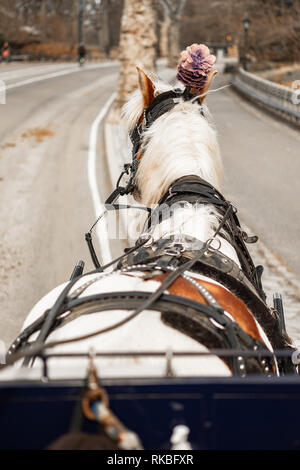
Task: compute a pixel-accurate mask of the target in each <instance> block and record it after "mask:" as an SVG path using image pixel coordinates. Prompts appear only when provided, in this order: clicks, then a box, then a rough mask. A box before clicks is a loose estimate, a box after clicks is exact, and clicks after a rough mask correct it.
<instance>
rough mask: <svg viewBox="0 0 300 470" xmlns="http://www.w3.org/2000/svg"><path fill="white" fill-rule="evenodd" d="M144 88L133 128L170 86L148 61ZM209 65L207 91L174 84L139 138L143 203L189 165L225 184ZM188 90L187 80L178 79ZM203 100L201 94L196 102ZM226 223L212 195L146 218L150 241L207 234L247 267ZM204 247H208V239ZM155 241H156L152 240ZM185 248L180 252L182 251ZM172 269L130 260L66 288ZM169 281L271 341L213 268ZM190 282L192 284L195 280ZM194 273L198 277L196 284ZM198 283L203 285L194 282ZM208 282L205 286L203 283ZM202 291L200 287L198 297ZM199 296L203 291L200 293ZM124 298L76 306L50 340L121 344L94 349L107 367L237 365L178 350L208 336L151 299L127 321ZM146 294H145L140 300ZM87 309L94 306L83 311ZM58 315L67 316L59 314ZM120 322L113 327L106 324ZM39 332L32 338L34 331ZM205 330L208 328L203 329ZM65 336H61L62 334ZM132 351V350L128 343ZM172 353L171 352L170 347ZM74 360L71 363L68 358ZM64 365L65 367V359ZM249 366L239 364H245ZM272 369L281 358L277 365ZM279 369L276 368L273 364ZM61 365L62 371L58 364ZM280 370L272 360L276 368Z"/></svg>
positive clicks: (109, 286) (134, 103)
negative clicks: (166, 317)
mask: <svg viewBox="0 0 300 470" xmlns="http://www.w3.org/2000/svg"><path fill="white" fill-rule="evenodd" d="M138 74H139V76H138V78H139V80H138V83H139V89H138V90H137V91H136V92H135V93H134V94H133V96H132V98H131V99H130V100H129V102H128V103H127V104H126V105H125V107H124V119H125V122H127V124H128V130H129V132H133V130H134V129H135V126H136V125H137V124H139V123H142V122H143V116H144V114H143V113H144V110H147V109H149V107H151V104H152V103H153V102H154V100H157V98H158V97H160V96H163V94H165V93H166V92H168V91H170V90H172V87H171V86H170V85H168V84H166V83H163V82H161V81H159V80H151V79H150V78H149V77H148V76H147V75H146V74H145V73H144V72H143V71H142V70H138ZM212 76H213V74H212V75H211V76H210V77H209V79H208V80H207V83H206V85H205V87H203V89H202V90H200V91H199V95H202V97H201V100H199V99H191V96H190V97H189V99H186V97H184V96H183V94H180V93H178V98H177V99H176V100H175V101H174V105H173V107H172V108H171V109H169V110H168V111H167V112H164V113H163V114H161V115H159V116H158V117H157V118H156V119H154V120H153V122H152V123H151V125H150V126H149V127H148V128H147V129H144V131H143V134H142V137H141V142H140V145H139V148H138V160H139V164H138V168H137V172H136V175H135V179H134V184H135V189H136V191H135V196H136V198H137V199H138V200H139V202H140V203H141V204H142V205H144V206H147V207H153V206H155V205H157V204H158V202H159V201H160V199H161V197H162V196H163V195H164V194H166V192H167V191H168V190H169V188H170V187H171V185H172V184H173V183H174V182H178V181H180V180H181V179H184V178H185V177H187V176H189V175H192V176H193V178H196V179H197V178H198V179H199V178H201V179H202V180H205V181H206V182H208V183H209V184H210V185H212V186H213V187H214V188H216V189H217V190H219V188H220V183H221V178H222V162H221V157H220V151H219V146H218V142H217V135H216V130H215V127H214V124H213V122H212V119H211V117H210V115H209V112H208V109H207V107H206V106H205V105H204V103H203V99H204V96H203V95H205V94H206V92H207V90H208V86H209V84H210V82H211V78H212ZM182 92H183V89H182ZM200 101H201V102H200ZM219 224H220V212H219V211H218V209H217V208H216V206H215V205H212V204H203V203H200V204H193V203H187V204H184V205H182V204H177V206H176V208H175V209H174V210H173V212H172V214H171V217H169V218H167V219H164V220H161V221H159V222H158V223H157V224H155V225H152V226H149V227H148V228H146V229H145V230H146V231H148V232H150V233H151V235H152V237H151V240H152V246H153V247H154V246H155V242H157V241H158V240H162V239H169V238H170V237H172V236H174V234H175V235H176V236H178V237H180V239H181V240H183V242H182V245H183V250H182V251H184V250H185V249H186V248H187V247H185V246H184V244H185V241H186V240H187V239H188V237H190V238H189V239H192V240H194V239H196V240H199V241H201V242H206V241H207V240H210V239H213V240H214V241H213V245H212V246H214V247H215V248H216V251H218V253H220V254H221V255H222V254H223V255H225V257H226V258H227V259H228V260H232V262H233V263H234V265H235V266H238V267H240V268H241V263H240V258H239V256H238V253H237V252H236V248H235V246H233V245H232V243H231V242H230V240H229V239H228V237H226V235H224V231H223V228H224V227H222V230H220V231H219V233H217V234H216V228H217V227H218V226H219ZM207 248H208V251H210V250H211V247H209V246H208V245H207ZM150 249H151V247H150ZM183 254H184V253H183ZM167 275H168V274H166V273H165V274H163V273H161V275H159V272H157V271H156V272H155V273H154V275H153V277H151V276H150V278H149V276H148V277H147V276H145V271H144V270H139V269H138V268H134V269H131V270H130V272H129V271H128V272H122V270H121V269H116V270H114V271H112V272H104V273H102V272H93V273H91V274H88V275H85V276H82V277H80V278H79V279H78V280H77V282H76V283H75V284H74V285H73V287H72V288H71V290H70V292H69V293H68V296H69V298H70V297H73V298H75V297H76V298H77V299H78V301H80V299H82V298H84V297H87V296H93V295H99V294H101V293H116V292H123V293H124V292H133V291H134V292H144V293H145V292H148V293H153V292H154V291H156V290H157V289H158V288H159V287H160V286H161V283H162V281H163V279H165V278H166V276H167ZM184 275H185V277H186V278H185V279H183V277H182V276H181V277H180V279H177V280H176V281H175V282H173V283H172V284H171V285H170V286H169V287H168V288H167V290H166V291H165V292H164V294H172V295H177V296H178V297H181V298H184V297H188V298H189V299H192V300H193V301H198V302H202V303H203V304H207V302H208V300H203V297H205V292H206V294H207V293H210V294H211V295H212V296H213V300H217V302H218V304H220V305H221V306H222V308H223V309H224V315H225V316H226V319H227V322H230V323H231V324H235V325H238V326H239V328H240V329H241V330H242V331H243V332H244V333H245V334H246V335H247V337H248V338H252V339H253V340H254V341H258V342H260V343H261V344H262V345H263V346H264V347H265V348H266V349H267V350H271V351H272V346H271V343H270V341H269V339H268V337H267V335H266V333H265V331H264V330H263V328H262V326H261V325H260V324H259V322H258V321H257V319H256V318H255V316H254V314H253V313H254V312H251V311H250V308H249V307H248V306H247V305H246V304H245V303H244V302H243V301H242V300H241V299H240V298H238V297H237V296H236V295H235V294H234V293H232V292H230V290H229V288H227V287H226V285H225V284H224V282H223V281H218V280H214V279H212V278H210V277H209V276H207V275H203V274H201V272H199V271H198V272H196V270H195V269H194V270H193V268H191V269H190V270H189V271H187V272H185V273H184ZM192 281H193V282H194V285H192V284H191V282H192ZM195 283H196V284H195ZM66 285H67V283H66V284H63V285H61V286H58V287H56V288H55V289H54V290H52V291H51V292H50V293H49V294H48V295H46V296H45V297H44V298H42V299H41V300H40V301H39V302H38V303H37V304H36V305H35V307H34V308H33V310H32V311H31V313H30V314H29V316H28V317H27V319H26V321H25V324H24V327H23V330H25V329H26V328H28V327H29V326H30V325H31V324H33V323H34V322H36V321H37V320H38V318H40V317H41V316H42V315H43V314H44V312H46V311H47V310H49V309H51V308H52V307H53V305H54V304H55V302H56V300H57V298H58V297H59V295H60V294H61V293H62V292H63V290H64V289H65V287H66ZM197 285H198V286H199V288H200V290H201V289H202V294H201V292H200V291H199V289H198V290H197ZM203 288H204V289H203ZM202 295H203V297H202ZM200 299H202V300H200ZM127 302H128V299H126V296H125V298H123V300H121V301H120V306H119V308H117V307H116V308H114V309H113V310H111V309H110V310H106V311H99V310H98V311H97V305H96V306H95V307H94V308H92V311H91V310H89V311H88V312H84V311H83V312H82V315H79V313H80V312H79V310H76V309H75V310H76V311H75V314H74V312H72V311H68V312H65V313H64V314H63V318H64V323H62V324H61V325H58V327H57V328H55V329H54V331H52V332H51V333H50V334H49V335H48V337H47V339H46V344H48V343H49V342H50V343H51V342H52V343H53V342H60V344H57V345H56V346H55V347H54V348H52V350H51V352H55V353H67V352H79V353H88V352H89V351H90V349H91V348H93V350H94V351H95V352H98V353H120V355H119V356H116V357H108V356H105V357H100V358H97V364H99V373H100V376H101V377H150V376H151V377H163V376H165V375H166V373H172V374H173V375H175V376H179V377H183V376H192V377H197V376H230V375H232V374H233V368H232V367H231V366H230V363H229V362H228V361H225V360H224V358H221V357H219V356H217V355H212V356H209V355H204V354H203V355H199V356H196V355H194V356H192V357H186V356H180V355H178V354H177V353H180V352H187V351H188V352H192V353H206V352H208V351H209V348H210V346H209V345H208V344H206V342H205V341H202V342H201V341H199V340H197V338H195V336H194V335H193V334H189V333H188V332H185V331H184V328H183V329H182V328H181V330H180V329H179V328H176V322H175V324H174V322H173V323H172V322H171V323H170V322H168V321H162V316H161V312H160V311H157V310H156V309H154V308H153V309H151V307H150V308H147V309H146V310H143V311H142V312H140V313H139V314H138V315H136V316H134V317H133V318H132V319H131V320H130V321H127V322H126V321H124V322H123V323H122V321H123V320H125V319H126V318H127V317H128V316H129V315H130V313H131V312H132V309H133V307H132V306H129V303H127ZM139 302H140V304H142V303H143V302H144V300H140V301H139ZM84 313H88V314H86V315H85V314H84ZM61 318H62V317H61ZM209 320H210V325H211V326H212V328H215V329H216V331H219V332H221V330H222V326H221V325H220V324H218V322H217V321H216V320H215V319H213V318H210V319H209ZM119 322H120V323H121V324H120V326H118V327H117V328H112V329H110V327H111V326H112V325H115V324H118V323H119ZM106 328H107V329H108V331H107V332H105V333H102V334H100V335H98V336H97V335H96V336H91V337H87V338H86V339H81V340H80V341H77V342H69V343H68V342H67V341H68V340H70V339H73V338H78V337H79V336H82V335H83V336H86V335H87V336H88V335H89V334H92V333H93V332H96V331H98V330H103V329H106ZM37 335H38V333H35V334H34V335H32V337H31V338H30V341H32V340H34V339H35V338H36V337H37ZM202 338H203V335H202ZM64 342H65V344H64ZM145 351H148V352H153V353H157V352H163V353H165V354H166V357H163V356H156V357H154V356H153V357H151V356H146V355H145V356H143V355H141V356H139V355H138V353H142V352H145ZM131 352H134V353H136V354H134V355H132V356H130V355H128V354H127V355H126V353H131ZM172 355H173V357H172V359H170V357H171V356H172ZM38 364H39V361H38V360H36V361H35V362H34V365H33V367H38ZM71 364H72V365H71ZM85 364H86V360H85V359H83V358H80V359H76V360H74V359H73V360H72V362H68V359H67V358H63V359H58V358H53V359H52V362H50V376H52V377H54V376H55V377H57V376H59V375H61V374H63V376H64V377H65V376H66V374H67V375H68V372H70V375H74V374H75V375H76V374H79V375H84V374H85V371H86V367H85ZM65 366H67V367H68V370H66V367H65ZM244 367H245V366H244V365H242V368H244ZM275 369H276V368H275ZM275 369H274V370H275ZM60 370H61V373H60V372H59V371H60ZM275 373H276V370H275Z"/></svg>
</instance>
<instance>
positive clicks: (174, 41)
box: [160, 0, 186, 67]
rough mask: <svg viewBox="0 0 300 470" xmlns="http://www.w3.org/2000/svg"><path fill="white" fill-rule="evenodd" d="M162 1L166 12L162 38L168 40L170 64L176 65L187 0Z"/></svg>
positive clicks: (171, 65)
mask: <svg viewBox="0 0 300 470" xmlns="http://www.w3.org/2000/svg"><path fill="white" fill-rule="evenodd" d="M160 2H161V3H162V6H163V8H164V14H165V20H164V23H163V30H161V33H163V36H162V38H163V41H165V42H167V47H168V59H169V66H170V67H174V66H175V65H176V64H177V62H178V56H179V52H180V26H181V19H182V14H183V11H184V8H185V5H186V0H160ZM163 47H164V46H163Z"/></svg>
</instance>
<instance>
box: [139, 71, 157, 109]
mask: <svg viewBox="0 0 300 470" xmlns="http://www.w3.org/2000/svg"><path fill="white" fill-rule="evenodd" d="M137 71H138V79H139V88H140V90H141V93H142V96H143V100H144V108H145V109H146V108H148V107H149V106H150V104H151V103H152V101H153V99H154V85H153V83H152V81H151V80H150V78H149V77H148V76H147V75H146V74H145V72H144V71H143V70H142V69H140V68H139V67H137Z"/></svg>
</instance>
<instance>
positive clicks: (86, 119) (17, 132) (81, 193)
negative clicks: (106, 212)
mask: <svg viewBox="0 0 300 470" xmlns="http://www.w3.org/2000/svg"><path fill="white" fill-rule="evenodd" d="M33 67H34V68H33ZM35 67H36V69H35ZM4 71H5V73H4ZM63 72H65V74H62V73H63ZM55 74H58V75H57V76H56V75H55ZM117 74H118V69H117V67H116V65H114V64H113V65H111V66H109V67H104V66H103V67H99V66H95V65H94V64H91V65H88V66H87V67H85V68H84V69H83V70H79V67H78V66H77V65H76V64H75V65H73V64H58V65H57V64H51V65H46V66H44V67H42V68H41V67H40V66H39V65H37V66H25V67H24V70H23V68H22V67H20V66H18V67H17V66H14V67H13V66H12V67H11V70H10V69H9V72H8V69H6V68H4V67H1V68H0V79H2V80H3V79H4V80H5V82H6V85H7V88H8V91H7V97H6V104H5V105H1V106H0V113H1V125H0V195H1V196H0V220H1V223H0V279H1V284H0V306H1V307H0V309H1V310H0V318H1V326H0V331H1V332H0V339H2V340H4V341H5V343H6V344H7V345H8V344H9V343H10V342H11V340H12V339H13V338H14V337H15V336H16V335H17V334H18V332H19V330H20V328H21V326H22V323H23V321H24V319H25V317H26V316H27V314H28V313H29V311H30V309H31V308H32V306H33V305H34V304H35V303H36V302H37V301H38V300H39V299H40V298H41V296H43V295H44V294H46V293H47V292H48V291H49V290H50V289H52V288H53V287H54V286H55V285H58V284H60V283H62V282H65V281H66V279H67V278H68V277H69V276H70V275H71V272H72V270H73V267H74V265H75V263H76V261H77V260H78V259H83V260H85V261H86V262H87V264H86V268H87V269H91V268H92V265H91V263H90V261H89V255H88V251H87V248H86V246H85V240H84V234H85V232H86V231H87V230H88V229H89V228H90V226H91V225H92V223H93V222H94V220H95V213H94V208H93V201H92V194H91V190H90V185H89V180H88V172H87V164H88V156H89V139H90V128H91V125H92V123H93V121H94V119H95V117H96V116H97V115H98V113H99V111H100V110H101V108H102V107H103V105H104V104H105V103H106V101H107V99H108V98H109V97H110V96H111V94H112V93H113V92H114V91H115V87H116V83H117ZM50 75H52V76H50ZM39 77H40V79H41V80H39V81H35V80H37V79H38V78H39ZM24 81H27V83H26V84H23V85H22V82H23V83H24ZM30 81H33V82H32V83H31V82H30ZM20 83H21V85H20V86H18V84H20ZM97 151H98V168H97V173H98V175H97V177H98V184H99V187H100V188H101V191H102V193H103V194H107V193H108V191H109V190H110V187H109V186H108V183H107V182H108V177H107V172H106V171H105V169H106V166H105V161H104V144H103V139H102V134H101V132H100V134H99V137H98V146H97Z"/></svg>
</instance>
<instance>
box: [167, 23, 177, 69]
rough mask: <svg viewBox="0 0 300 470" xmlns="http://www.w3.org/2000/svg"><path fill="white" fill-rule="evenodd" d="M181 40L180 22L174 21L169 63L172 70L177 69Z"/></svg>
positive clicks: (170, 36)
mask: <svg viewBox="0 0 300 470" xmlns="http://www.w3.org/2000/svg"><path fill="white" fill-rule="evenodd" d="M179 39H180V22H179V21H178V20H176V19H173V21H172V22H171V25H170V29H169V63H168V66H169V67H171V68H174V67H176V65H177V64H178V60H179V55H180V50H179Z"/></svg>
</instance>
